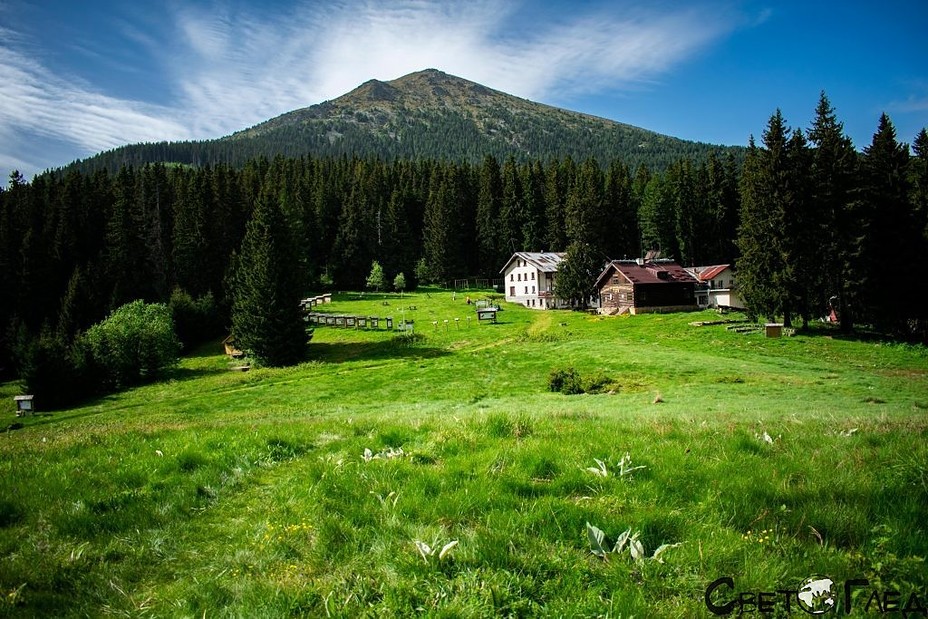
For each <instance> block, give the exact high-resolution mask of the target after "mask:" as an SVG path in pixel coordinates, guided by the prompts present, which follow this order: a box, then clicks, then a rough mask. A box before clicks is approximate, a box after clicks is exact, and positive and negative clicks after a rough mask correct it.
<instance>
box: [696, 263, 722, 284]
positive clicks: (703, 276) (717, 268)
mask: <svg viewBox="0 0 928 619" xmlns="http://www.w3.org/2000/svg"><path fill="white" fill-rule="evenodd" d="M730 266H731V265H730V264H717V265H714V266H711V267H694V268H693V269H692V270H693V271H694V272H695V273H696V277H697V279H699V281H701V282H707V281H709V280H710V279H715V278H716V277H718V276H719V275H720V274H721V273H722V272H723V271H724V270H725V269H727V268H728V267H730Z"/></svg>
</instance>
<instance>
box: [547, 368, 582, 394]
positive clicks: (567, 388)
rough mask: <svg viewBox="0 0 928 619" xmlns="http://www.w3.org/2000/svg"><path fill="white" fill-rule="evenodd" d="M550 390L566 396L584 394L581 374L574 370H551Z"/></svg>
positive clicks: (549, 376) (549, 378)
mask: <svg viewBox="0 0 928 619" xmlns="http://www.w3.org/2000/svg"><path fill="white" fill-rule="evenodd" d="M548 389H549V390H550V391H553V392H556V393H563V394H566V395H574V394H577V393H583V392H584V389H583V381H582V380H581V378H580V373H579V372H577V370H575V369H574V368H561V369H555V370H551V374H549V375H548Z"/></svg>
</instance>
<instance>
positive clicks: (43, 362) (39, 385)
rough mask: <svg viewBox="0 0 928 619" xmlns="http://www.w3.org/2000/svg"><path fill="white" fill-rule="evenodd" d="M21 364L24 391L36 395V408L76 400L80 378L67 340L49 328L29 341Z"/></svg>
mask: <svg viewBox="0 0 928 619" xmlns="http://www.w3.org/2000/svg"><path fill="white" fill-rule="evenodd" d="M20 363H21V369H20V376H21V378H22V381H23V390H24V392H25V393H28V394H32V395H33V396H35V400H34V402H35V406H36V408H37V409H39V410H54V409H57V408H61V407H62V406H67V405H69V404H73V403H75V402H76V401H77V400H78V399H79V395H80V394H79V393H78V390H79V387H81V385H80V382H81V381H80V380H79V376H78V374H79V372H78V370H77V369H76V367H75V364H74V363H73V362H72V359H71V351H70V348H69V346H68V342H67V341H65V339H64V338H63V337H62V336H60V335H58V334H55V333H53V332H52V331H51V329H49V328H47V327H46V328H45V329H43V330H42V333H41V334H40V335H39V337H37V338H35V339H33V340H31V341H30V342H29V344H28V346H27V347H26V349H25V351H24V355H23V359H22V360H21V362H20Z"/></svg>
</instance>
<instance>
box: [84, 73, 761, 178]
mask: <svg viewBox="0 0 928 619" xmlns="http://www.w3.org/2000/svg"><path fill="white" fill-rule="evenodd" d="M724 150H732V151H734V152H736V154H737V155H738V156H739V158H740V154H741V152H742V150H743V149H740V148H737V147H721V146H714V145H710V144H702V143H697V142H688V141H685V140H680V139H677V138H673V137H669V136H666V135H661V134H658V133H655V132H653V131H648V130H645V129H641V128H638V127H634V126H631V125H627V124H623V123H620V122H615V121H612V120H607V119H605V118H598V117H595V116H590V115H587V114H581V113H578V112H571V111H568V110H564V109H559V108H555V107H551V106H548V105H543V104H540V103H535V102H532V101H528V100H526V99H521V98H519V97H515V96H512V95H509V94H506V93H503V92H500V91H497V90H493V89H490V88H487V87H485V86H482V85H480V84H477V83H475V82H471V81H468V80H465V79H462V78H459V77H455V76H452V75H448V74H446V73H443V72H441V71H437V70H435V69H427V70H425V71H420V72H417V73H412V74H410V75H406V76H404V77H401V78H399V79H396V80H393V81H389V82H381V81H377V80H370V81H368V82H366V83H364V84H362V85H361V86H359V87H358V88H356V89H354V90H352V91H351V92H349V93H347V94H345V95H343V96H341V97H339V98H337V99H334V100H332V101H326V102H323V103H320V104H317V105H312V106H310V107H307V108H303V109H299V110H295V111H292V112H288V113H286V114H283V115H281V116H278V117H277V118H273V119H271V120H268V121H266V122H263V123H260V124H258V125H255V126H254V127H251V128H249V129H245V130H243V131H239V132H237V133H234V134H232V135H230V136H227V137H223V138H220V139H215V140H204V141H190V142H159V143H150V144H135V145H129V146H124V147H121V148H117V149H115V150H112V151H108V152H105V153H101V154H99V155H97V156H95V157H92V158H89V159H87V160H84V161H81V162H76V163H75V164H74V166H76V167H77V168H78V169H80V170H82V171H85V172H86V171H90V170H93V169H99V168H107V169H109V170H110V171H115V170H117V169H118V168H119V167H121V166H122V165H126V164H129V165H140V164H144V163H154V162H174V163H181V164H191V165H204V164H216V163H226V164H231V165H236V166H237V165H241V164H243V163H244V162H245V161H248V160H249V159H253V158H255V157H261V156H265V157H268V158H272V157H274V156H277V155H283V156H286V157H300V156H304V155H310V156H314V157H328V156H341V155H353V156H364V157H367V156H375V157H379V158H385V159H443V160H450V161H467V162H471V163H477V162H479V161H481V160H482V159H483V157H484V156H486V155H493V156H494V157H496V158H498V159H500V160H504V159H507V158H509V157H510V156H512V157H514V158H515V159H517V160H519V161H526V160H538V159H541V160H548V159H561V158H564V157H568V156H569V157H572V158H574V159H576V160H584V159H587V158H588V157H591V156H592V157H595V158H597V159H598V160H599V161H601V162H606V161H610V160H613V159H621V160H622V161H623V162H624V163H625V164H626V165H628V166H629V167H630V168H632V169H634V168H636V167H638V166H639V165H647V166H648V167H650V168H652V169H664V168H665V167H667V166H668V165H669V164H670V163H672V162H674V161H677V160H679V159H681V158H694V159H700V158H702V157H704V156H705V155H707V154H708V153H709V152H711V151H716V152H718V151H724Z"/></svg>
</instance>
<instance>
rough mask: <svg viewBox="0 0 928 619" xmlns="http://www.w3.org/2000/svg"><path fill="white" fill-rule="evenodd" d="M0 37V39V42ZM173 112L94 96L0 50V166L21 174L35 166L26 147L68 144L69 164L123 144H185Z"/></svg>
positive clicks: (35, 63) (30, 61)
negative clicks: (56, 142)
mask: <svg viewBox="0 0 928 619" xmlns="http://www.w3.org/2000/svg"><path fill="white" fill-rule="evenodd" d="M2 34H3V33H2V32H0V35H2ZM2 38H3V37H2V36H0V39H2ZM174 114H175V112H174V111H173V110H170V109H167V108H163V107H160V106H154V105H149V104H146V103H143V102H138V101H127V100H125V99H118V98H114V97H109V96H106V95H103V94H100V93H98V92H94V90H93V88H92V86H90V85H88V84H84V83H81V82H79V81H76V80H69V79H67V78H66V77H61V76H58V75H55V74H53V73H52V72H51V71H50V70H48V69H47V68H45V67H44V66H43V65H41V64H40V63H39V62H38V61H36V60H33V59H32V58H29V57H27V56H26V55H24V54H22V53H19V52H17V51H15V50H13V49H10V48H7V47H4V46H2V45H0V136H2V137H3V140H2V143H3V146H2V152H0V161H2V162H4V163H3V165H4V167H6V166H10V165H11V163H13V164H16V166H17V167H18V168H21V169H24V171H29V172H36V171H38V170H39V169H44V168H45V167H48V166H49V165H51V164H50V162H46V163H45V164H44V165H36V164H35V163H33V162H34V160H36V159H39V154H38V153H35V152H32V148H31V146H32V143H33V142H35V141H37V140H38V141H42V140H49V139H51V140H59V141H65V142H68V143H70V144H71V145H72V146H73V148H74V152H75V156H74V157H75V158H76V157H80V156H84V155H87V154H90V153H95V152H98V151H101V150H106V149H110V148H114V147H117V146H120V145H123V144H126V143H128V142H144V141H158V140H173V139H185V138H187V137H188V136H189V132H188V130H187V129H186V128H185V127H184V126H183V124H181V123H179V122H177V121H175V120H172V116H174Z"/></svg>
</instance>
